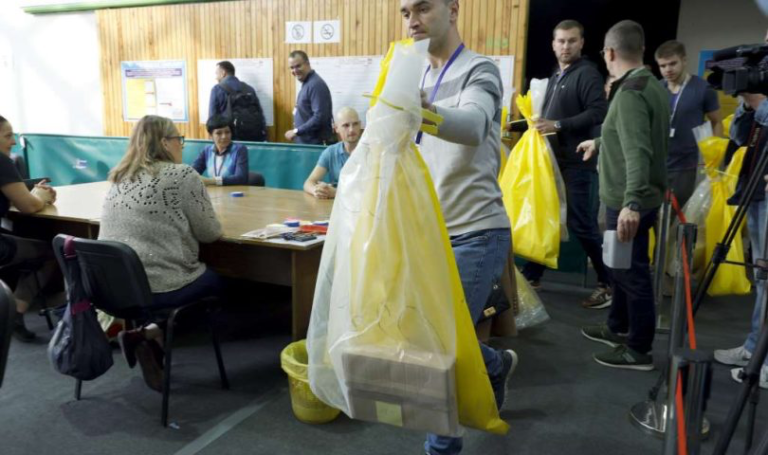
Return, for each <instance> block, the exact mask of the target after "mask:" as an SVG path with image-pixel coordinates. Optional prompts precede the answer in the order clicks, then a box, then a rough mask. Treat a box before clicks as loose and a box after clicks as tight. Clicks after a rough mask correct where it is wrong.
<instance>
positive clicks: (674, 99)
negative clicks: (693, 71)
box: [669, 76, 691, 139]
mask: <svg viewBox="0 0 768 455" xmlns="http://www.w3.org/2000/svg"><path fill="white" fill-rule="evenodd" d="M690 78H691V77H690V76H688V77H687V78H686V79H685V82H683V86H682V87H680V91H678V92H677V95H673V96H672V115H670V117H669V138H670V139H674V137H675V127H673V126H672V122H673V121H674V120H675V114H677V105H678V104H680V98H682V97H683V91H685V86H686V85H688V80H689V79H690Z"/></svg>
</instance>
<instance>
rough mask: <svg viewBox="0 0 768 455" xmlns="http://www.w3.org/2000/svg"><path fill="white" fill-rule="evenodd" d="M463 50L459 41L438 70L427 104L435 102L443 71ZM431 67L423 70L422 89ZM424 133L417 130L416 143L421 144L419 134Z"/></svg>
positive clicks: (462, 45)
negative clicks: (438, 73) (446, 61)
mask: <svg viewBox="0 0 768 455" xmlns="http://www.w3.org/2000/svg"><path fill="white" fill-rule="evenodd" d="M463 50H464V43H461V44H460V45H459V47H458V48H456V50H455V51H453V55H451V58H449V59H448V63H446V64H445V66H444V67H443V70H442V71H440V75H439V76H438V77H437V83H436V84H435V86H434V87H433V88H432V93H431V94H430V95H429V104H432V103H434V102H435V98H436V97H437V90H438V89H439V88H440V84H441V83H442V82H443V76H445V73H447V72H448V68H450V67H451V65H453V62H454V61H456V58H457V57H458V56H459V54H461V51H463ZM431 69H432V65H430V66H428V67H427V70H426V71H424V76H423V77H422V78H421V89H422V90H424V83H426V81H427V74H429V70H431ZM423 135H424V133H423V132H422V131H419V134H417V135H416V144H417V145H418V144H421V136H423Z"/></svg>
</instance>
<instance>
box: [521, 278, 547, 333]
mask: <svg viewBox="0 0 768 455" xmlns="http://www.w3.org/2000/svg"><path fill="white" fill-rule="evenodd" d="M515 279H516V280H517V306H518V311H517V315H516V316H515V326H516V327H517V329H518V330H523V329H528V328H531V327H535V326H537V325H539V324H543V323H545V322H547V321H549V314H547V310H546V309H545V308H544V304H543V303H542V302H541V299H540V298H539V295H538V294H537V293H536V291H534V290H533V289H532V288H531V285H530V284H528V280H526V279H525V277H524V276H523V274H522V273H520V271H519V270H517V267H515Z"/></svg>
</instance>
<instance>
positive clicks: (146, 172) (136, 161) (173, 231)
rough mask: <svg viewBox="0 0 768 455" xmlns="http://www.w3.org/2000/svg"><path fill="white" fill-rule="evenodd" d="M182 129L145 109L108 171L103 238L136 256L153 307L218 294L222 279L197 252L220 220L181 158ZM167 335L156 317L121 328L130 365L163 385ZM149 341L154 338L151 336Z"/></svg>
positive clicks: (173, 305)
mask: <svg viewBox="0 0 768 455" xmlns="http://www.w3.org/2000/svg"><path fill="white" fill-rule="evenodd" d="M183 148H184V136H180V135H179V132H178V130H177V129H176V126H174V124H173V122H172V121H171V120H169V119H167V118H164V117H158V116H154V115H147V116H145V117H144V118H142V119H141V120H140V121H139V122H138V123H137V124H136V126H135V127H134V128H133V132H132V133H131V137H130V140H129V142H128V151H127V152H126V153H125V156H124V157H123V159H122V161H120V163H119V164H118V165H117V166H115V168H114V169H112V171H111V172H110V174H109V181H111V182H112V186H111V188H110V189H109V192H108V193H107V196H106V199H105V201H104V208H103V210H102V218H101V228H100V231H99V240H116V241H119V242H123V243H126V244H127V245H129V246H130V247H131V248H133V250H134V251H136V254H137V255H138V256H139V259H140V260H141V263H142V264H143V265H144V270H145V271H146V273H147V278H148V279H149V286H150V288H151V289H152V305H153V309H160V308H169V309H170V308H177V307H179V306H182V305H185V304H187V303H190V302H193V301H197V300H200V299H202V298H205V297H209V296H218V295H220V293H221V288H222V285H221V279H220V278H219V276H218V275H217V274H216V273H215V272H213V271H212V270H210V269H207V268H206V267H205V264H203V263H202V262H200V260H199V259H198V252H199V249H200V242H203V243H209V242H213V241H215V240H217V239H218V238H219V237H221V225H220V224H219V221H218V219H217V218H216V213H214V211H213V206H212V205H211V200H210V198H209V197H208V192H207V191H206V189H205V186H204V185H203V183H202V182H201V181H200V177H199V176H198V175H197V173H196V172H195V170H194V169H192V168H191V167H189V166H187V165H186V164H181V151H182V149H183ZM162 336H163V333H162V331H161V329H160V328H159V327H158V326H157V325H156V324H149V325H147V326H145V327H141V328H139V329H136V330H131V331H125V332H121V333H120V335H119V340H120V345H121V347H122V349H123V354H124V355H125V358H126V360H127V361H128V365H129V366H130V367H133V366H134V365H135V363H136V360H137V359H138V360H139V363H140V365H141V367H142V373H143V374H144V380H145V381H146V383H147V385H148V386H149V387H151V388H153V389H155V390H158V391H161V390H162V354H163V351H162V348H161V347H160V346H161V343H162ZM145 340H148V341H149V342H146V341H145Z"/></svg>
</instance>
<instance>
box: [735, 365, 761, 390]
mask: <svg viewBox="0 0 768 455" xmlns="http://www.w3.org/2000/svg"><path fill="white" fill-rule="evenodd" d="M743 373H744V368H734V369H732V370H731V377H732V378H733V380H734V381H736V382H738V383H739V384H741V383H742V382H744V380H743V379H742V378H741V375H742V374H743ZM758 385H759V386H760V388H761V389H768V365H763V366H762V367H761V368H760V381H759V382H758Z"/></svg>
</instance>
